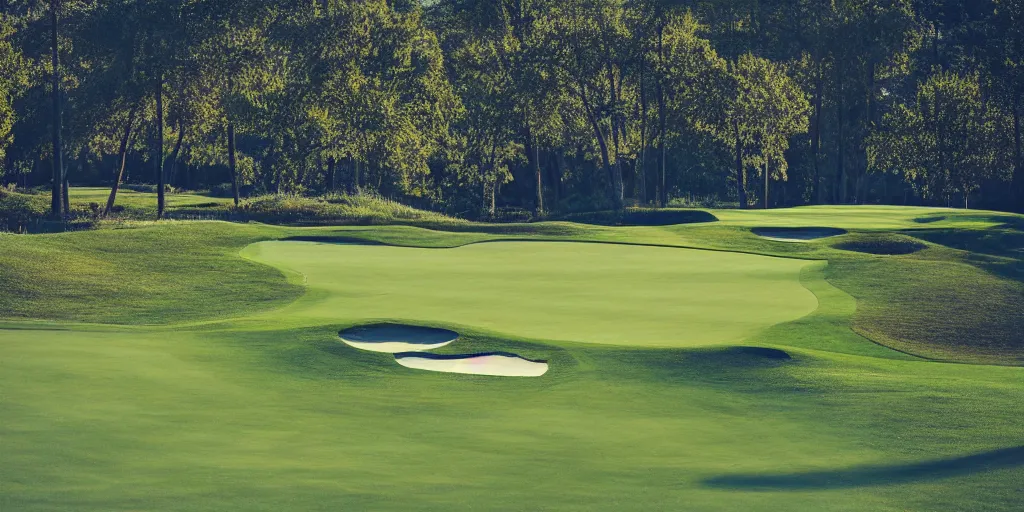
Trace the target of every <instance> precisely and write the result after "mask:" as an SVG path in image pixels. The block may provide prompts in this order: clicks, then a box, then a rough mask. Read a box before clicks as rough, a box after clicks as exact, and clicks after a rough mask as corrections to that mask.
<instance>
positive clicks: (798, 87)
mask: <svg viewBox="0 0 1024 512" xmlns="http://www.w3.org/2000/svg"><path fill="white" fill-rule="evenodd" d="M55 9H56V10H55ZM0 10H2V13H0V180H2V181H3V182H4V183H6V184H10V185H16V186H22V187H34V186H39V187H42V186H49V185H50V184H51V182H53V181H54V180H55V179H61V176H66V177H67V180H68V181H70V182H71V183H73V184H83V185H85V184H89V185H106V186H110V187H111V194H110V200H109V201H108V205H107V207H106V208H105V210H107V211H109V210H111V209H112V208H113V207H114V204H115V202H116V195H117V187H118V185H119V184H120V183H124V182H128V183H135V184H139V183H145V184H153V185H156V186H157V188H158V189H159V190H161V191H162V190H164V189H165V187H176V188H184V189H212V190H214V191H215V192H218V191H219V192H220V193H225V194H229V195H233V196H234V197H235V199H236V202H238V201H241V200H243V199H244V198H245V197H246V196H249V195H253V194H258V193H295V194H327V193H334V192H348V193H375V194H379V195H382V196H385V197H391V198H396V199H400V200H403V201H407V202H412V203H415V204H416V205H417V206H421V207H429V208H433V209H436V210H441V211H445V212H447V213H451V214H456V215H463V216H467V217H492V218H499V217H502V216H503V215H506V214H509V212H521V213H516V214H515V215H519V216H523V215H525V216H537V215H545V214H550V213H560V212H561V213H568V212H572V211H580V210H594V209H611V208H621V207H623V206H629V205H669V204H674V205H718V204H734V205H737V206H740V207H754V206H760V207H766V208H767V207H774V206H790V205H801V204H815V203H826V202H833V203H895V204H943V205H953V204H958V205H973V206H979V207H987V208H1002V209H1021V208H1024V206H1022V205H1024V169H1022V167H1024V163H1022V150H1021V139H1022V137H1021V119H1020V118H1021V114H1022V111H1024V106H1022V95H1024V30H1022V29H1021V27H1022V26H1024V7H1022V2H1021V1H1020V0H982V1H976V2H973V1H972V2H966V1H963V0H961V1H954V0H931V1H928V2H912V1H910V0H885V1H880V2H859V1H848V0H843V1H835V2H818V1H811V0H800V1H795V2H755V1H748V0H730V1H699V0H696V1H673V2H665V1H662V0H560V1H557V2H555V1H551V0H493V1H492V0H487V1H485V0H433V1H429V2H420V1H416V0H364V1H360V2H350V1H345V0H317V1H314V2H297V1H292V0H285V1H274V2H270V1H265V0H256V1H245V2H243V1H240V0H177V1H173V0H146V1H143V2H126V1H124V0H95V1H90V2H81V1H79V0H64V1H60V2H59V1H56V0H53V1H47V2H42V1H39V0H7V1H5V2H3V3H2V4H0ZM52 14H56V16H51V15H52ZM53 20H57V23H56V24H54V23H53ZM52 29H57V31H56V32H55V33H56V35H57V39H56V42H57V44H56V46H55V47H54V46H53V44H52V41H51V30H52ZM53 57H58V59H57V62H59V68H58V69H57V70H55V69H54V68H53V66H52V62H53V61H54V60H53ZM55 71H59V73H56V74H55ZM55 79H56V80H57V82H56V83H57V89H58V91H57V92H58V94H57V95H56V96H55V95H53V94H52V93H53V89H54V87H53V83H54V80H55ZM54 106H59V107H60V108H59V109H57V110H54ZM55 126H56V127H57V128H58V130H57V133H56V135H60V137H59V140H60V143H59V144H60V148H59V149H60V151H57V152H55V151H54V149H53V141H54V140H57V138H54V137H52V136H51V135H53V134H52V133H51V132H52V131H53V127H55ZM57 156H61V157H62V158H61V159H56V160H55V157H57ZM55 161H57V162H61V164H60V166H61V167H62V170H59V172H56V173H54V172H50V169H51V168H54V167H55V166H54V164H53V162H55ZM55 177H56V178H55ZM53 190H54V191H55V192H54V194H57V190H58V189H57V187H54V188H53ZM517 218H519V217H517Z"/></svg>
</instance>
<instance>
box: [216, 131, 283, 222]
mask: <svg viewBox="0 0 1024 512" xmlns="http://www.w3.org/2000/svg"><path fill="white" fill-rule="evenodd" d="M228 166H229V167H231V196H232V197H233V198H234V199H235V208H238V203H239V202H240V200H241V193H240V192H239V190H238V160H237V157H236V156H235V124H234V123H232V122H228ZM277 186H278V191H280V187H281V183H280V181H278V184H277Z"/></svg>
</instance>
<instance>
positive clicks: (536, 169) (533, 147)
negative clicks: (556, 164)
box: [525, 110, 544, 217]
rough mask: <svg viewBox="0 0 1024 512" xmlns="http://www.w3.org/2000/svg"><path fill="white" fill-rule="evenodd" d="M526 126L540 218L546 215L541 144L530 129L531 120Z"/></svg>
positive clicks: (527, 143) (527, 153) (529, 158)
mask: <svg viewBox="0 0 1024 512" xmlns="http://www.w3.org/2000/svg"><path fill="white" fill-rule="evenodd" d="M528 115H529V110H527V116H528ZM525 124H526V146H525V150H526V160H527V161H529V162H530V165H531V167H533V174H534V177H535V180H536V186H537V208H536V214H537V216H538V217H540V216H542V215H544V180H543V178H542V176H541V173H540V149H539V144H538V143H537V137H536V136H535V135H536V134H535V133H533V130H532V129H531V128H530V121H529V119H526V122H525Z"/></svg>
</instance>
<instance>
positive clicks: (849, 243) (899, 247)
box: [833, 233, 928, 256]
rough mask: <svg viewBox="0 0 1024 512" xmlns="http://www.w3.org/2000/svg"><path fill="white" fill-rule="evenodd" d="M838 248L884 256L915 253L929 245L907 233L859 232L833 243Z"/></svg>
mask: <svg viewBox="0 0 1024 512" xmlns="http://www.w3.org/2000/svg"><path fill="white" fill-rule="evenodd" d="M833 247H835V248H836V249H841V250H844V251H853V252H863V253H867V254H877V255H882V256H897V255H902V254H913V253H915V252H918V251H921V250H924V249H926V248H928V246H927V245H925V244H923V243H921V242H920V241H918V240H916V239H914V238H911V237H909V236H906V235H900V234H894V233H872V234H858V235H853V236H851V237H847V238H846V239H845V240H843V241H842V242H839V243H837V244H835V245H833Z"/></svg>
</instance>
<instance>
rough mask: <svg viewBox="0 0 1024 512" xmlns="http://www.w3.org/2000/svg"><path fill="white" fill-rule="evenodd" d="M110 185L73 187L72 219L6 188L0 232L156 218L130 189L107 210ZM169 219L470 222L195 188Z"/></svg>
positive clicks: (148, 199)
mask: <svg viewBox="0 0 1024 512" xmlns="http://www.w3.org/2000/svg"><path fill="white" fill-rule="evenodd" d="M109 193H110V190H109V189H107V188H102V187H72V188H71V189H70V190H69V194H68V196H69V201H70V204H71V211H70V213H69V214H68V216H67V220H66V222H59V221H57V222H55V221H53V220H52V219H50V218H49V210H50V202H49V196H48V195H47V194H43V193H40V192H38V191H33V190H30V191H10V190H6V189H2V190H0V231H9V232H53V231H61V230H65V229H70V230H80V229H89V228H104V227H121V226H123V225H124V224H129V223H134V222H145V221H152V220H155V219H156V213H157V211H156V210H157V208H156V206H157V205H156V202H157V197H156V194H155V193H153V192H152V191H148V190H141V191H140V190H133V189H131V188H124V189H121V190H120V191H118V194H117V201H116V203H115V205H114V209H113V210H112V211H111V212H110V214H108V215H107V216H103V215H101V214H102V211H103V209H104V207H105V205H106V203H107V197H108V195H109ZM165 200H166V203H165V204H166V206H165V211H164V218H165V219H169V220H224V221H232V222H263V223H268V224H286V225H303V226H315V225H381V224H414V225H423V226H453V227H458V226H464V225H466V224H467V222H466V221H463V220H460V219H456V218H454V217H449V216H447V215H444V214H441V213H437V212H431V211H428V210H421V209H417V208H413V207H410V206H407V205H404V204H401V203H399V202H396V201H392V200H389V199H386V198H382V197H379V196H376V195H373V194H356V195H345V194H328V195H324V196H319V197H306V196H301V195H292V194H268V195H261V196H255V197H251V198H246V199H244V200H243V201H242V202H241V203H240V204H239V205H238V207H235V206H234V202H233V200H232V199H230V198H223V197H213V196H210V195H205V194H202V193H193V192H173V191H172V192H168V193H167V194H166V196H165Z"/></svg>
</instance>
